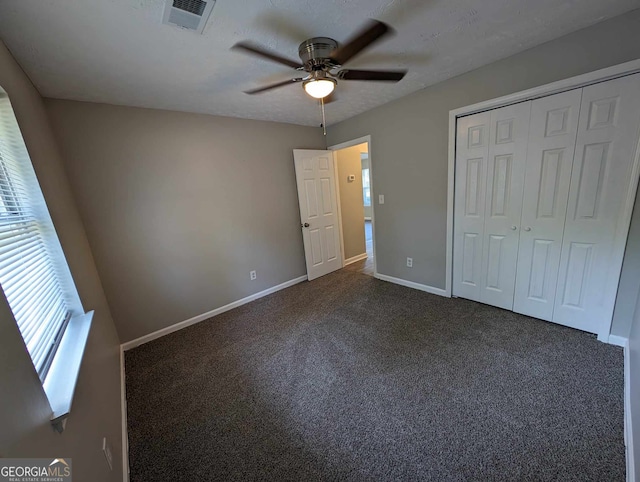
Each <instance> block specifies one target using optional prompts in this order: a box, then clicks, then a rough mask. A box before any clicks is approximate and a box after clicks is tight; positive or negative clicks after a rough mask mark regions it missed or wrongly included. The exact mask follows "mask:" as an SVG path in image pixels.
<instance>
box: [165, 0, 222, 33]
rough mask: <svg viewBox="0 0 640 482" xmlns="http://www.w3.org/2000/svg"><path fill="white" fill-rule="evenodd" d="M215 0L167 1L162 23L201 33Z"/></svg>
mask: <svg viewBox="0 0 640 482" xmlns="http://www.w3.org/2000/svg"><path fill="white" fill-rule="evenodd" d="M215 3H216V1H215V0H167V4H166V5H165V7H164V16H163V17H162V23H165V24H169V25H176V26H178V27H181V28H184V29H187V30H194V31H196V32H198V33H202V31H203V30H204V26H205V24H206V23H207V20H208V19H209V15H210V14H211V10H213V5H214V4H215Z"/></svg>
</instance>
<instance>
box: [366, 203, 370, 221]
mask: <svg viewBox="0 0 640 482" xmlns="http://www.w3.org/2000/svg"><path fill="white" fill-rule="evenodd" d="M366 207H368V208H370V207H371V206H366ZM364 220H365V221H371V217H368V216H365V217H364Z"/></svg>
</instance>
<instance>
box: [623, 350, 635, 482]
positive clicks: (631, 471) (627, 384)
mask: <svg viewBox="0 0 640 482" xmlns="http://www.w3.org/2000/svg"><path fill="white" fill-rule="evenodd" d="M629 355H630V353H629V342H628V341H627V342H626V343H625V345H624V444H625V446H626V449H627V482H635V480H636V478H635V477H636V476H635V473H636V468H635V459H634V451H633V424H632V419H631V364H630V360H629Z"/></svg>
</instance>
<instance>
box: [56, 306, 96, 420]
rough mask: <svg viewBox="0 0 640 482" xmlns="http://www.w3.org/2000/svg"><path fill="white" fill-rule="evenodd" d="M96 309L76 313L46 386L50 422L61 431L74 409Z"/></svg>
mask: <svg viewBox="0 0 640 482" xmlns="http://www.w3.org/2000/svg"><path fill="white" fill-rule="evenodd" d="M93 313H94V312H93V311H89V312H88V313H85V314H83V315H78V316H74V317H73V318H71V320H69V325H68V326H67V329H66V330H65V332H64V335H63V336H62V341H61V342H60V346H59V347H58V351H57V353H56V356H55V357H54V359H53V363H52V364H51V368H50V369H49V373H48V374H47V378H46V379H45V381H44V384H43V387H44V391H45V393H46V394H47V398H48V399H49V405H51V410H52V411H53V414H52V415H51V424H52V425H53V427H54V428H55V430H57V431H58V432H62V431H63V430H64V426H65V423H66V419H67V417H68V416H69V412H70V411H71V402H72V401H73V394H74V392H75V389H76V383H77V381H78V375H79V374H80V365H81V363H82V356H83V354H84V349H85V347H86V346H87V339H88V338H89V330H90V329H91V323H92V321H93Z"/></svg>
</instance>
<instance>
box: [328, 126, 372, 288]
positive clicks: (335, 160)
mask: <svg viewBox="0 0 640 482" xmlns="http://www.w3.org/2000/svg"><path fill="white" fill-rule="evenodd" d="M365 142H366V143H367V152H368V153H369V185H370V189H371V238H372V239H371V241H372V244H373V276H374V277H377V276H378V263H377V259H378V256H377V253H376V220H375V218H376V215H375V204H376V203H375V197H374V193H375V191H374V186H373V156H372V155H371V135H366V136H362V137H358V138H357V139H353V140H350V141H346V142H341V143H340V144H336V145H334V146H329V147H327V150H329V151H334V153H333V165H334V172H335V173H336V174H337V173H338V156H337V155H336V154H337V153H336V152H335V151H339V150H340V149H346V148H347V147H353V146H357V145H358V144H364V143H365ZM337 182H338V180H336V183H337ZM336 197H337V200H338V220H339V224H340V229H339V233H340V249H342V252H343V253H344V235H343V232H342V205H341V204H340V190H339V189H337V186H336ZM344 262H345V258H344V255H343V256H342V267H343V268H344V266H345V264H344Z"/></svg>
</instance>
